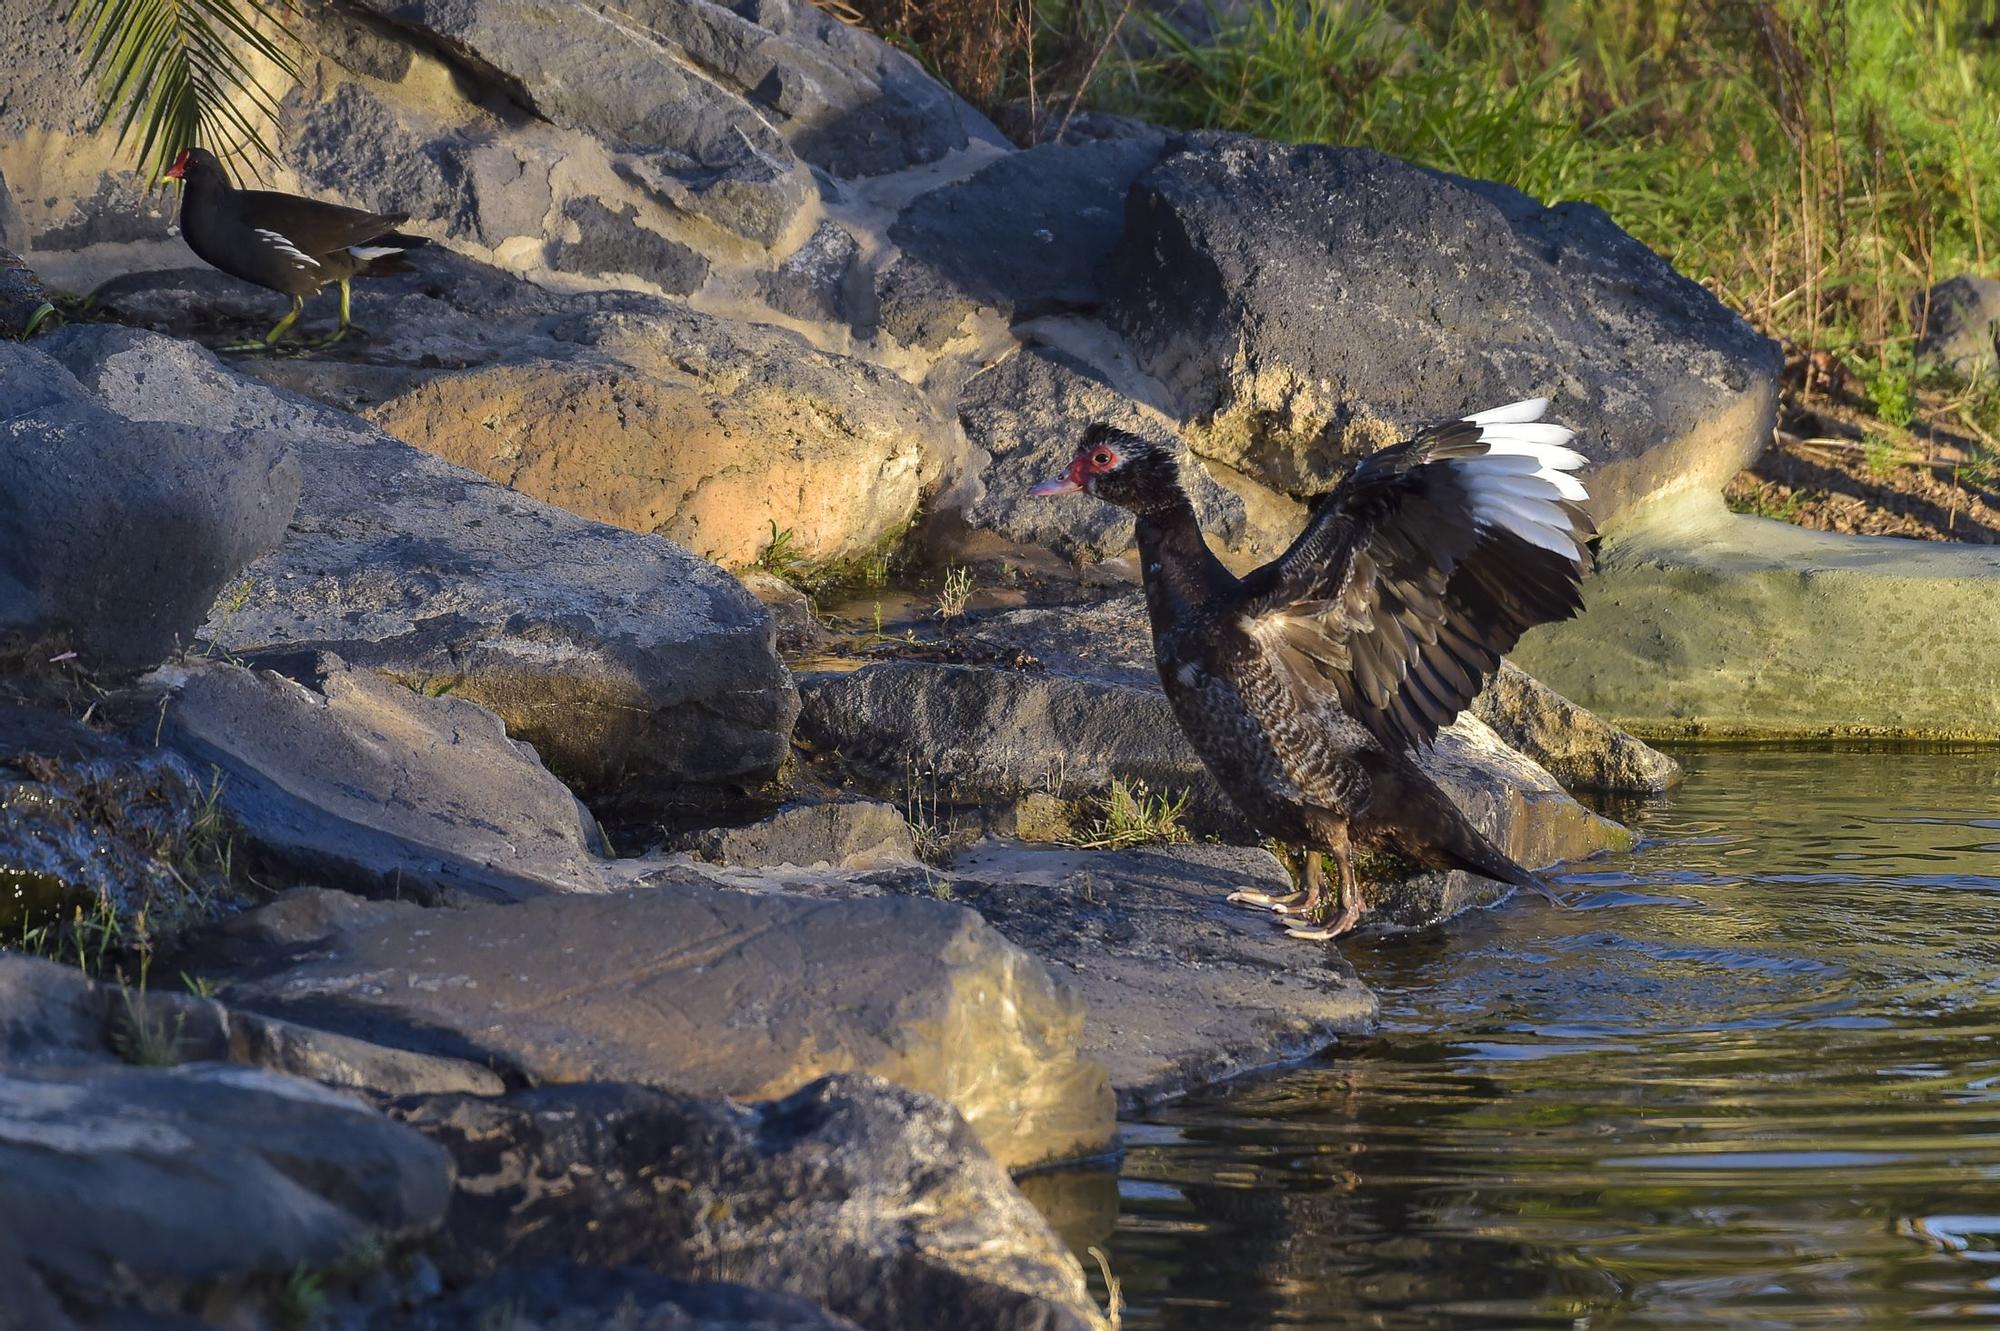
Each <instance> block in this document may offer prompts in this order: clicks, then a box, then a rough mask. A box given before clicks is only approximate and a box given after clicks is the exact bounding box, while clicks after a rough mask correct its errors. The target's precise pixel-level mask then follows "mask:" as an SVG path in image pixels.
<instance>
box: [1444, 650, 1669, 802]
mask: <svg viewBox="0 0 2000 1331" xmlns="http://www.w3.org/2000/svg"><path fill="white" fill-rule="evenodd" d="M1468 710H1470V711H1471V712H1472V713H1473V715H1475V716H1477V717H1478V718H1479V719H1480V720H1482V721H1484V722H1485V723H1486V724H1487V725H1489V726H1491V727H1493V733H1494V734H1496V735H1498V736H1499V737H1500V738H1501V739H1503V740H1505V741H1506V742H1507V743H1509V744H1511V745H1513V746H1514V747H1515V748H1517V749H1519V750H1520V751H1521V752H1522V753H1524V754H1526V755H1527V756H1528V757H1530V758H1532V759H1534V761H1535V762H1537V763H1539V764H1540V765H1541V766H1542V768H1543V770H1545V771H1547V772H1548V773H1549V775H1551V776H1553V777H1554V778H1555V779H1556V780H1558V781H1560V782H1562V783H1563V785H1564V786H1565V787H1566V788H1568V789H1570V790H1601V791H1606V792H1608V793H1612V794H1620V795H1653V794H1658V793H1659V792H1660V791H1663V790H1667V789H1669V788H1671V787H1672V786H1674V785H1675V784H1677V783H1678V782H1679V781H1680V779H1681V765H1680V764H1679V763H1677V762H1675V761H1674V760H1673V759H1672V758H1669V757H1668V756H1667V755H1666V754H1664V753H1661V752H1660V751H1659V750H1658V749H1656V748H1654V747H1652V746H1651V745H1650V744H1647V743H1646V742H1645V741H1643V740H1639V739H1634V738H1633V737H1632V736H1630V735H1628V734H1626V733H1625V732H1624V731H1622V730H1620V729H1619V728H1618V727H1616V726H1614V725H1611V724H1610V723H1609V722H1606V721H1604V720H1602V719H1600V718H1599V717H1597V716H1594V715H1592V714H1591V713H1590V712H1587V711H1585V710H1584V709H1583V708H1581V707H1578V706H1577V705H1576V704H1575V703H1573V702H1571V701H1570V700H1569V699H1567V698H1565V697H1563V696H1562V695H1561V694H1560V693H1557V692H1556V691H1555V690H1554V689H1552V688H1550V687H1549V686H1548V685H1546V684H1543V683H1542V682H1541V681H1539V680H1537V679H1536V678H1535V677H1534V676H1532V675H1530V674H1528V673H1527V672H1526V671H1524V670H1522V669H1521V668H1520V667H1519V666H1516V665H1515V664H1513V663H1512V662H1511V661H1502V662H1501V663H1500V669H1499V670H1498V671H1497V672H1495V674H1494V676H1493V678H1492V679H1490V680H1488V681H1487V683H1486V687H1485V688H1484V689H1483V690H1481V691H1480V693H1479V696H1478V697H1476V698H1474V699H1473V700H1472V705H1471V707H1470V708H1469V709H1468Z"/></svg>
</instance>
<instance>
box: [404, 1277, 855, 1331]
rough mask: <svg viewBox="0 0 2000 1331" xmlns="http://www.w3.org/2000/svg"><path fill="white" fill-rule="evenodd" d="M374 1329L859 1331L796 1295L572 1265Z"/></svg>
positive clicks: (495, 1284)
mask: <svg viewBox="0 0 2000 1331" xmlns="http://www.w3.org/2000/svg"><path fill="white" fill-rule="evenodd" d="M375 1325H376V1327H377V1328H379V1331H471V1329H473V1328H505V1331H607V1329H608V1328H620V1329H621V1331H856V1328H855V1325H854V1323H853V1322H850V1321H848V1320H847V1319H846V1318H845V1317H841V1316H838V1315H836V1314H834V1313H830V1312H828V1311H827V1310H826V1309H824V1308H822V1307H820V1306H819V1305H818V1304H815V1303H811V1302H808V1301H807V1300H805V1299H801V1298H798V1297H796V1296H794V1295H790V1294H779V1293H776V1292H774V1291H772V1290H768V1289H752V1288H750V1287H749V1286H747V1285H737V1284H730V1283H728V1282H726V1281H720V1280H675V1279H674V1278H673V1277H671V1276H662V1275H655V1274H654V1273H653V1272H651V1271H646V1270H642V1269H640V1268H638V1267H632V1266H622V1267H614V1268H609V1269H607V1268H604V1267H594V1266H578V1265H576V1264H575V1263H573V1262H547V1263H542V1264H539V1265H534V1266H528V1267H517V1268H509V1269H506V1270H502V1271H499V1272H497V1273H495V1274H494V1275H493V1276H492V1277H491V1278H490V1279H486V1280H482V1281H480V1282H479V1283H477V1284H475V1285H473V1286H472V1287H471V1288H469V1289H464V1290H460V1291H458V1292H457V1293H455V1294H453V1295H451V1296H450V1297H449V1298H444V1299H439V1300H437V1301H435V1302H432V1303H427V1304H425V1305H423V1306H422V1307H420V1308H418V1309H415V1310H414V1311H412V1312H409V1313H406V1314H404V1315H402V1316H400V1317H395V1316H392V1317H391V1319H390V1320H387V1321H378V1322H376V1323H375Z"/></svg>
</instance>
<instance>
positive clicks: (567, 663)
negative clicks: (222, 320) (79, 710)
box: [47, 327, 797, 806]
mask: <svg viewBox="0 0 2000 1331" xmlns="http://www.w3.org/2000/svg"><path fill="white" fill-rule="evenodd" d="M47 345H48V347H49V350H50V352H51V353H52V354H54V355H56V356H58V357H59V358H61V359H62V360H63V362H64V363H65V364H66V365H68V366H69V367H70V368H71V369H72V370H74V371H76V372H77V373H79V374H80V375H81V376H82V377H83V378H84V379H85V380H86V381H87V382H88V383H89V384H90V386H91V387H92V389H93V390H94V391H95V392H97V393H99V394H101V395H102V396H103V397H104V398H105V399H106V400H107V401H108V402H112V403H114V404H116V405H117V406H118V408H119V409H120V410H125V411H130V412H132V413H133V414H134V415H135V416H144V417H146V418H150V419H161V420H200V421H207V422H214V423H218V424H220V423H228V424H233V425H239V426H256V427H258V428H263V429H273V430H281V431H284V432H286V433H287V434H289V435H292V436H294V437H298V438H301V439H304V440H306V441H307V446H306V447H304V448H302V449H301V450H300V460H301V463H302V464H303V467H304V487H303V497H302V499H301V501H300V506H299V512H298V516H297V519H296V521H295V522H294V523H293V525H292V528H291V530H290V531H289V532H288V533H287V535H286V538H285V541H284V544H283V545H282V546H281V547H280V548H279V549H278V550H276V551H275V552H273V553H272V554H270V555H269V556H267V557H265V558H264V559H262V560H260V561H258V562H257V563H256V564H255V565H253V566H252V567H250V568H249V569H247V570H246V571H245V573H244V576H243V580H242V581H241V582H239V583H238V584H237V585H236V587H235V589H234V590H233V591H232V592H231V593H230V594H228V595H227V596H225V597H224V598H223V599H222V601H221V602H220V603H219V604H217V605H216V606H215V607H214V611H213V617H212V618H211V619H210V621H209V622H208V623H207V624H206V625H205V626H204V628H203V632H204V634H205V635H206V636H207V637H209V638H210V639H212V640H214V641H216V642H218V643H220V644H221V645H222V646H224V647H226V648H228V649H229V650H231V651H233V652H237V653H245V652H253V651H258V650H264V649H273V648H276V649H287V650H290V649H305V650H326V651H331V652H334V653H336V654H338V655H339V656H340V657H341V658H342V659H343V660H345V661H346V662H347V663H348V664H349V665H351V666H356V667H369V668H373V669H376V670H380V671H382V672H383V673H385V674H388V675H391V676H393V677H395V678H398V679H400V680H402V681H403V682H405V683H407V684H409V685H411V686H412V687H414V688H416V689H418V690H419V691H420V692H423V693H439V692H444V691H449V692H450V694H451V695H452V696H454V697H458V698H465V699H469V700H470V701H472V702H476V703H479V704H480V705H482V706H484V707H487V708H489V709H490V710H492V711H493V712H494V713H496V714H497V715H499V717H500V718H501V719H502V720H503V721H504V722H506V724H507V728H508V731H509V733H510V734H512V735H513V736H514V737H515V738H517V739H521V740H525V741H527V742H529V743H531V744H533V745H534V746H535V748H536V750H537V751H538V752H539V753H540V754H541V756H542V758H543V760H544V761H545V762H546V763H548V764H549V766H550V768H551V769H552V770H554V771H557V772H559V773H561V774H562V775H563V776H564V777H566V778H568V779H569V780H570V781H572V782H573V783H574V784H576V785H577V786H578V787H579V788H580V789H582V790H584V791H586V792H587V793H593V794H601V795H605V796H615V797H616V798H617V799H618V800H621V801H623V802H624V803H626V804H627V805H648V804H651V805H655V806H657V805H660V804H667V803H674V802H677V801H683V800H690V799H695V798H700V797H703V796H704V795H708V794H712V793H713V792H715V791H716V790H717V789H718V788H730V787H735V786H738V785H747V784H755V783H758V782H761V781H762V780H764V779H766V778H767V777H768V776H770V775H771V773H772V772H774V771H775V770H776V768H777V765H778V763H779V762H780V761H781V760H782V759H783V757H784V755H785V753H786V743H785V735H786V732H787V731H788V730H789V729H790V725H791V719H792V716H793V715H794V713H795V709H796V707H797V701H796V694H795V693H794V692H793V689H792V685H791V681H790V679H789V677H788V676H787V675H786V673H785V670H784V667H783V665H782V664H781V663H780V662H779V660H778V657H777V654H776V652H775V651H774V650H773V647H772V643H771V626H770V617H769V615H768V614H767V613H766V612H765V611H764V609H763V607H762V606H760V605H759V604H758V603H757V602H756V600H755V599H754V598H753V597H751V596H750V595H749V594H748V593H747V592H745V591H744V590H743V589H742V587H741V586H740V585H738V584H737V583H736V581H735V580H734V579H732V578H731V577H729V575H728V574H726V573H724V572H723V571H722V570H721V569H719V568H716V567H715V566H714V565H712V564H709V563H706V562H704V561H702V560H699V559H696V558H695V557H694V556H693V555H690V554H689V553H688V552H687V551H685V550H683V549H681V548H680V547H679V546H676V545H674V544H672V543H671V542H669V541H665V540H662V539H660V538H657V537H647V536H639V535H635V534H633V533H630V532H624V531H620V530H618V529H617V528H614V527H606V526H601V525H599V524H596V523H590V522H585V521H583V520H581V519H579V518H576V517H574V516H572V515H570V514H567V513H564V512H562V511H561V510H560V509H556V508H552V507H550V506H549V505H547V504H542V503H538V502H536V501H535V500H532V499H529V498H527V497H525V496H522V495H519V494H516V493H514V492H513V491H511V490H509V489H507V488H506V487H505V486H501V485H496V484H494V483H493V482H491V481H488V480H485V479H484V478H482V477H479V476H477V475H474V474H473V473H471V472H467V471H464V470H461V469H460V468H457V467H454V466H451V465H450V464H449V463H446V462H443V461H441V460H439V459H437V458H434V457H431V456H430V455H428V454H426V453H423V452H420V451H419V450H417V449H413V448H411V447H409V446H408V445H407V444H403V443H399V442H397V441H396V440H394V439H391V438H389V437H388V436H386V435H384V434H382V433H381V432H380V431H378V430H374V429H372V428H370V427H368V426H367V425H365V424H364V423H362V422H361V421H358V420H356V419H354V418H353V417H351V416H348V415H345V414H343V413H341V412H337V411H334V410H332V409H330V408H327V407H325V406H321V405H319V404H317V403H313V402H309V401H306V400H304V399H301V398H299V397H296V396H294V395H291V394H289V393H284V392H281V391H277V390H274V389H271V388H269V387H266V386H264V385H259V384H254V383H249V382H246V381H245V380H243V379H242V378H240V377H239V376H237V375H236V374H234V373H232V372H231V371H230V370H228V369H226V368H225V367H223V366H222V365H221V364H219V363H218V362H217V361H216V360H215V358H214V357H213V356H212V355H210V354H209V353H208V352H206V351H204V350H202V349H201V348H199V347H197V346H194V345H192V344H190V343H187V342H177V341H172V340H169V339H166V338H162V337H157V336H153V335H149V334H146V333H138V332H133V331H131V330H128V329H120V328H104V327H92V328H68V329H64V330H62V331H60V332H58V333H56V334H55V335H53V336H51V337H50V338H49V339H48V340H47Z"/></svg>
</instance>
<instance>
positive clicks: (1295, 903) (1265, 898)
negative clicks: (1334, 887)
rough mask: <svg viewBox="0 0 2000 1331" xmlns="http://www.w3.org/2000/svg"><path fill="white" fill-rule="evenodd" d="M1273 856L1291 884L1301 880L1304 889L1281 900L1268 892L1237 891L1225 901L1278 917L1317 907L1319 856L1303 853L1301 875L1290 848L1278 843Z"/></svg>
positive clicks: (1282, 897) (1243, 888)
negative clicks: (1303, 860)
mask: <svg viewBox="0 0 2000 1331" xmlns="http://www.w3.org/2000/svg"><path fill="white" fill-rule="evenodd" d="M1272 853H1273V854H1275V855H1276V856H1277V857H1278V862H1279V863H1280V864H1282V865H1284V866H1285V872H1286V874H1288V875H1289V876H1290V877H1291V879H1292V881H1293V882H1295V883H1296V882H1298V881H1299V879H1300V878H1301V877H1302V876H1303V877H1304V879H1305V884H1306V885H1305V886H1304V887H1302V888H1299V889H1296V890H1294V891H1291V892H1287V893H1285V894H1284V895H1283V896H1273V895H1272V894H1271V893H1269V892H1259V891H1258V890H1257V889H1256V888H1254V887H1239V888H1237V889H1236V890H1235V891H1234V892H1231V893H1230V894H1229V896H1228V898H1227V899H1228V900H1230V901H1232V902H1235V903H1236V904H1237V905H1239V906H1249V907H1251V908H1252V909H1255V910H1272V911H1276V912H1277V913H1278V914H1280V915H1289V914H1292V913H1294V912H1297V911H1301V910H1305V909H1309V908H1310V907H1311V906H1313V905H1316V904H1317V903H1318V901H1319V890H1320V866H1319V856H1318V855H1317V854H1315V853H1314V852H1313V851H1312V850H1311V849H1306V850H1304V851H1302V852H1301V853H1302V854H1303V855H1304V856H1305V868H1304V870H1303V871H1301V869H1300V868H1299V866H1298V865H1297V864H1296V863H1294V862H1293V860H1292V848H1291V847H1290V846H1287V845H1285V844H1283V843H1282V842H1281V843H1279V845H1278V848H1277V849H1276V850H1275V851H1273V852H1272Z"/></svg>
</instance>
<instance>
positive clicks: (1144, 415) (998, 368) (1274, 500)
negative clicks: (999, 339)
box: [958, 346, 1292, 559]
mask: <svg viewBox="0 0 2000 1331" xmlns="http://www.w3.org/2000/svg"><path fill="white" fill-rule="evenodd" d="M958 414H959V421H960V423H961V424H962V425H964V427H965V434H966V438H968V439H970V440H971V441H972V442H973V444H975V445H976V446H978V447H979V448H982V449H984V450H986V452H987V453H988V454H989V455H990V461H988V462H987V464H986V466H985V467H984V468H983V469H982V470H981V472H980V493H979V495H978V497H977V498H976V499H974V500H973V501H972V502H971V503H969V504H967V505H966V506H965V509H964V516H965V521H966V522H967V524H968V525H970V526H971V527H973V528H974V529H976V530H983V531H992V532H995V533H997V534H999V535H1001V536H1004V537H1006V538H1007V539H1008V540H1011V541H1018V542H1021V543H1023V544H1029V545H1043V546H1047V547H1049V548H1050V549H1052V550H1055V551H1056V552H1057V553H1059V554H1063V555H1067V556H1070V557H1072V558H1075V557H1079V556H1087V557H1090V558H1096V559H1102V558H1104V557H1106V556H1109V555H1113V554H1117V553H1119V552H1120V551H1123V550H1126V549H1129V548H1130V547H1131V545H1132V540H1133V519H1132V515H1131V514H1130V513H1127V512H1126V511H1125V510H1124V509H1122V508H1118V507H1115V506H1114V505H1111V504H1101V503H1097V502H1095V501H1092V500H1084V499H1036V498H1033V497H1032V496H1030V495H1029V494H1028V491H1029V490H1030V489H1032V488H1033V487H1034V486H1036V485H1038V484H1040V483H1041V482H1043V481H1046V480H1050V479H1052V478H1054V477H1056V476H1059V475H1061V474H1062V471H1063V469H1064V468H1065V467H1067V466H1068V465H1069V463H1070V459H1071V458H1073V457H1075V456H1076V446H1077V442H1078V441H1079V440H1080V439H1082V437H1083V432H1084V430H1085V429H1087V428H1088V427H1089V426H1090V425H1091V424H1092V423H1094V422H1096V421H1108V422H1110V423H1111V424H1113V425H1116V426H1119V427H1120V428H1121V429H1126V430H1131V431H1134V432H1135V433H1138V434H1142V435H1148V436H1151V437H1153V438H1155V439H1156V440H1158V441H1160V442H1168V441H1170V440H1172V438H1173V433H1172V429H1171V427H1170V425H1168V423H1167V422H1165V421H1164V420H1162V419H1161V417H1160V416H1159V414H1158V413H1157V412H1150V411H1148V410H1146V409H1145V408H1143V407H1141V406H1139V405H1138V404H1137V403H1135V402H1133V401H1131V400H1130V399H1129V398H1126V397H1125V396H1124V395H1122V394H1120V393H1119V392H1117V391H1116V390H1115V389H1113V388H1112V387H1111V386H1110V385H1108V384H1107V383H1105V382H1104V380H1103V378H1102V377H1100V375H1099V374H1097V373H1096V372H1095V371H1094V370H1093V369H1092V368H1091V367H1090V366H1089V365H1087V364H1085V363H1083V362H1082V361H1080V360H1078V359H1077V358H1075V357H1074V356H1072V355H1070V354H1068V353H1066V352H1064V351H1061V350H1059V349H1057V348H1054V347H1046V346H1030V347H1026V348H1024V349H1023V350H1021V351H1019V352H1017V353H1015V354H1014V355H1012V356H1010V357H1008V358H1007V359H1005V360H1003V361H1001V362H1000V363H999V364H998V365H995V366H993V367H992V368H991V369H988V370H984V371H982V372H981V373H980V374H978V375H977V376H975V377H974V378H973V379H972V380H971V382H969V383H968V384H967V385H966V386H965V390H964V392H963V393H962V394H961V396H960V398H959V406H958ZM1181 479H1182V481H1183V483H1184V484H1185V485H1186V486H1187V489H1188V494H1189V497H1190V498H1191V499H1192V500H1193V501H1194V508H1195V515H1196V516H1197V517H1198V518H1199V519H1200V520H1201V525H1202V530H1204V531H1206V532H1208V533H1209V534H1210V535H1211V536H1212V537H1214V538H1215V540H1216V542H1217V543H1218V544H1219V545H1220V546H1221V548H1222V549H1224V550H1226V551H1232V552H1233V551H1248V552H1257V553H1263V554H1265V555H1267V556H1268V555H1271V554H1276V553H1277V552H1278V550H1280V549H1282V548H1283V542H1284V540H1285V539H1286V538H1288V537H1289V536H1290V535H1292V532H1291V531H1290V530H1289V529H1288V530H1284V531H1282V532H1280V531H1274V530H1272V529H1271V528H1270V525H1269V523H1268V522H1260V521H1259V520H1258V519H1260V518H1263V517H1265V515H1266V514H1267V513H1270V512H1279V513H1282V512H1283V509H1284V507H1285V501H1283V500H1281V499H1279V498H1278V497H1277V496H1276V495H1272V496H1270V497H1269V500H1268V501H1267V503H1265V504H1264V505H1262V506H1260V507H1258V508H1257V509H1255V510H1254V511H1253V510H1251V509H1248V508H1247V507H1246V505H1245V503H1244V501H1243V499H1242V497H1241V496H1240V495H1238V494H1236V493H1234V492H1233V491H1232V490H1231V489H1228V488H1225V487H1224V486H1222V485H1220V484H1218V483H1217V482H1216V480H1215V479H1214V478H1213V477H1212V476H1210V475H1209V471H1208V468H1207V467H1206V466H1204V465H1203V464H1202V462H1201V460H1200V459H1198V458H1195V457H1193V456H1192V455H1189V454H1186V453H1183V454H1182V467H1181ZM1239 484H1240V485H1251V486H1254V485H1255V483H1254V482H1247V481H1245V482H1239Z"/></svg>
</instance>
